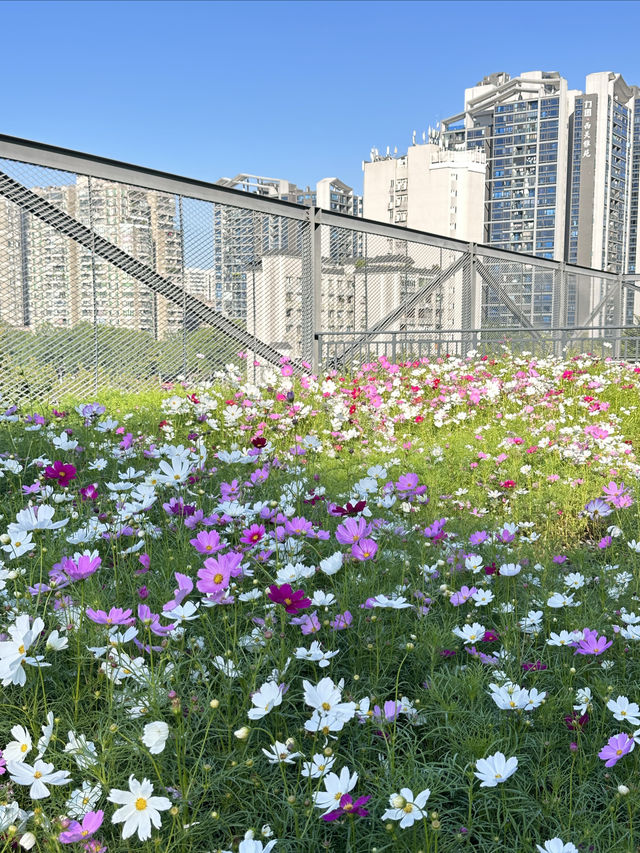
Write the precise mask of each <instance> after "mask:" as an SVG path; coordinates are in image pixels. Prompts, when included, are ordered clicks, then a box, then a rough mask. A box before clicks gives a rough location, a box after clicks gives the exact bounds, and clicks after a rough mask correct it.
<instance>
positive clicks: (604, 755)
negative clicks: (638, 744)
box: [598, 732, 635, 767]
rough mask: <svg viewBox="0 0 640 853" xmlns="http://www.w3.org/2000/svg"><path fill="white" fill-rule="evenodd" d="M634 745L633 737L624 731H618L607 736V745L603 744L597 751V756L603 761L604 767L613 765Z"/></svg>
mask: <svg viewBox="0 0 640 853" xmlns="http://www.w3.org/2000/svg"><path fill="white" fill-rule="evenodd" d="M634 746H635V743H634V740H633V738H632V737H629V735H628V734H625V732H620V734H618V735H614V736H613V737H610V738H609V740H608V741H607V745H606V746H603V747H602V749H601V750H600V752H599V753H598V758H601V759H602V760H603V761H604V766H605V767H613V766H614V764H617V763H618V761H620V759H621V758H622V757H623V756H624V755H626V754H627V753H629V752H631V750H632V749H633V747H634Z"/></svg>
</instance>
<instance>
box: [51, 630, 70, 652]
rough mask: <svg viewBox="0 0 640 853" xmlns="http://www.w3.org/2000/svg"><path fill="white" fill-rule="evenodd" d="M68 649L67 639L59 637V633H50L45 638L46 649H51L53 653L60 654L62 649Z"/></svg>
mask: <svg viewBox="0 0 640 853" xmlns="http://www.w3.org/2000/svg"><path fill="white" fill-rule="evenodd" d="M67 648H69V638H68V637H61V636H60V632H59V631H57V630H56V631H52V632H51V633H50V634H49V636H48V638H47V649H48V650H49V649H52V650H53V651H54V652H60V651H62V649H67Z"/></svg>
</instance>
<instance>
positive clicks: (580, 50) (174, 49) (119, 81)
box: [0, 0, 640, 193]
mask: <svg viewBox="0 0 640 853" xmlns="http://www.w3.org/2000/svg"><path fill="white" fill-rule="evenodd" d="M294 7H295V14H293V13H292V10H293V9H294ZM175 8H177V7H176V6H175V4H173V3H154V2H145V3H137V2H128V3H127V2H123V3H102V2H95V3H91V4H77V3H65V2H60V3H39V2H32V3H28V4H24V3H13V2H4V3H3V4H2V5H1V6H0V19H1V20H2V22H3V25H4V27H5V30H6V31H7V32H12V31H13V32H16V33H19V32H25V31H28V32H29V45H30V54H29V61H28V62H24V57H23V50H22V47H21V44H22V42H21V40H20V39H17V38H16V39H13V40H7V44H6V45H5V47H4V49H3V54H2V57H0V67H2V68H3V70H4V72H5V78H6V79H11V80H13V81H14V83H13V85H12V86H11V87H9V90H8V91H7V93H6V97H5V103H4V105H3V106H4V109H3V122H2V126H1V127H0V131H1V132H4V133H7V134H9V135H13V136H17V137H22V138H25V139H33V140H37V141H41V142H45V143H49V144H52V145H60V146H62V147H67V148H70V149H73V150H78V151H87V152H90V153H100V154H102V155H104V156H106V157H113V158H114V159H119V160H123V161H125V162H131V163H137V164H140V165H146V166H149V167H152V168H157V169H161V170H163V171H168V172H173V173H176V174H182V175H187V176H194V177H198V178H201V179H203V180H209V181H211V182H214V181H216V180H218V178H220V177H221V176H223V175H227V176H233V175H236V174H238V173H240V172H245V171H246V172H250V173H254V174H259V175H272V176H276V177H277V176H281V175H282V176H286V177H287V178H288V179H289V180H291V181H293V182H295V183H296V184H297V185H298V186H306V185H307V184H315V183H316V182H317V181H318V180H320V179H322V178H324V177H326V176H329V175H338V176H339V177H340V179H341V180H343V181H345V182H346V183H347V184H348V185H349V186H352V187H353V188H354V189H355V191H356V192H357V193H361V192H362V183H363V176H362V171H361V165H360V164H361V161H362V160H363V159H365V158H366V156H367V153H368V152H369V150H370V149H371V147H372V146H373V147H377V148H379V149H380V150H381V151H382V150H384V149H386V146H387V145H388V146H390V149H391V151H393V150H394V148H395V147H398V148H402V147H404V146H405V145H407V144H408V142H409V140H410V139H411V137H412V133H413V131H414V130H415V131H417V133H418V135H419V137H420V136H421V133H422V131H423V130H426V129H427V127H428V126H429V125H432V126H433V125H434V124H435V123H436V122H437V121H438V120H442V119H444V118H445V117H447V116H449V115H451V113H452V112H453V111H454V110H456V109H458V108H459V107H460V95H461V92H462V91H463V89H464V88H465V87H466V86H468V85H469V81H471V82H474V81H475V80H480V79H481V78H482V77H484V76H486V75H488V74H491V73H494V72H498V71H506V72H508V73H510V74H516V73H518V72H519V70H520V69H521V68H527V67H530V68H545V69H549V70H556V71H558V72H559V74H560V75H561V76H562V77H564V78H566V79H567V80H568V84H569V87H570V88H582V84H583V81H584V75H585V73H587V71H606V70H614V71H616V72H619V73H621V74H622V76H623V77H624V78H625V79H626V80H629V81H631V82H634V78H635V77H636V72H635V69H636V67H637V62H636V58H635V54H636V46H635V40H634V33H635V32H637V26H635V23H640V14H639V12H638V7H637V5H636V4H629V3H624V4H623V3H617V2H611V3H608V4H605V3H599V2H594V3H590V4H588V5H587V7H585V6H584V5H580V6H579V5H578V4H577V3H570V2H565V3H563V2H558V3H553V4H552V3H536V4H535V5H534V4H533V3H529V2H521V3H518V4H513V6H512V8H510V10H509V15H508V16H505V15H503V14H502V12H503V10H504V9H505V4H504V3H499V2H497V3H491V2H489V3H483V4H480V3H467V2H460V3H440V2H434V3H405V2H402V0H400V2H396V3H393V4H392V3H387V2H377V3H364V2H361V3H352V2H344V3H340V4H338V3H333V2H323V3H315V2H307V3H298V4H293V3H288V2H287V3H280V2H273V3H236V4H230V3H224V2H221V3H189V2H185V3H181V4H180V6H179V9H180V14H179V15H176V14H175ZM585 10H588V14H585ZM453 19H455V26H454V27H452V21H453ZM621 19H622V20H624V22H625V26H624V27H623V28H621V27H620V26H619V22H620V20H621ZM519 27H520V28H522V27H526V31H527V34H528V39H527V42H526V44H523V43H522V42H521V41H520V40H516V39H513V38H511V37H510V36H509V33H510V32H512V30H514V29H518V28H519ZM567 32H570V33H571V38H569V39H567V38H566V37H565V34H566V33H567ZM595 32H597V33H598V39H594V38H593V34H594V33H595ZM98 34H99V38H98V37H97V36H98ZM316 44H317V45H319V48H318V49H316V48H314V47H312V45H316ZM585 44H589V61H588V63H586V62H585V51H584V45H585ZM62 45H64V49H62V50H61V46H62ZM488 48H489V49H488ZM316 53H317V54H318V55H317V61H316V62H314V56H315V54H316ZM159 55H163V56H165V57H166V58H167V60H168V64H167V66H166V69H165V72H163V73H162V75H161V76H158V75H157V72H156V71H152V69H153V68H156V66H155V65H154V62H155V59H154V58H155V57H157V56H159ZM454 55H455V61H452V56H454ZM185 57H186V58H185ZM487 57H490V58H487ZM96 58H101V59H102V61H100V62H96ZM240 59H241V61H240ZM152 60H153V61H152ZM586 65H588V67H585V66H586ZM17 67H20V69H21V71H20V75H16V74H15V69H16V68H17ZM264 69H268V73H267V74H265V73H264ZM434 81H437V83H436V84H435V85H434ZM160 83H161V85H159V84H160Z"/></svg>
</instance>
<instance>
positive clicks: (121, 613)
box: [85, 607, 136, 625]
mask: <svg viewBox="0 0 640 853" xmlns="http://www.w3.org/2000/svg"><path fill="white" fill-rule="evenodd" d="M85 613H86V615H87V616H88V617H89V619H91V621H92V622H96V623H97V624H98V625H133V623H134V622H135V621H136V620H135V619H134V618H132V616H131V614H132V611H131V610H123V609H122V607H112V608H111V610H110V611H109V612H108V613H106V612H105V611H104V610H92V608H91V607H87V609H86V610H85Z"/></svg>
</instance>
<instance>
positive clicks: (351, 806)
mask: <svg viewBox="0 0 640 853" xmlns="http://www.w3.org/2000/svg"><path fill="white" fill-rule="evenodd" d="M342 808H343V809H344V811H345V812H350V811H351V809H352V808H353V803H345V804H344V806H343V807H342Z"/></svg>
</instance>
